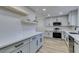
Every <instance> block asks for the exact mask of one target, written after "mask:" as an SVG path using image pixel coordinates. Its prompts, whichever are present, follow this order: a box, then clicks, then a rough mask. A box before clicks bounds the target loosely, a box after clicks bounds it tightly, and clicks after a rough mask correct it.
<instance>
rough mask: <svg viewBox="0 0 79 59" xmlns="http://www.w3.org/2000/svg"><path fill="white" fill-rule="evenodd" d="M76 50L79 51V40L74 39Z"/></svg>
mask: <svg viewBox="0 0 79 59" xmlns="http://www.w3.org/2000/svg"><path fill="white" fill-rule="evenodd" d="M74 52H75V53H79V42H77V41H74Z"/></svg>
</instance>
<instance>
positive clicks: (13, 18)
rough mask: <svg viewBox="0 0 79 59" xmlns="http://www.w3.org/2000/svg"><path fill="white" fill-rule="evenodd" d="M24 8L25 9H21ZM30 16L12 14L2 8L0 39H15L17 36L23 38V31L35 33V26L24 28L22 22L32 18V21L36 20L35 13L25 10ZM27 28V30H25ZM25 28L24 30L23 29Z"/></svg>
mask: <svg viewBox="0 0 79 59" xmlns="http://www.w3.org/2000/svg"><path fill="white" fill-rule="evenodd" d="M21 8H24V7H21ZM24 9H25V10H26V11H27V12H28V13H29V15H28V16H21V15H18V14H15V13H12V12H11V11H9V10H6V9H5V8H2V7H0V28H1V29H0V38H3V39H4V38H5V39H7V38H10V37H11V38H12V37H13V38H15V37H16V36H18V37H21V35H22V34H23V31H25V30H26V32H27V30H28V31H29V32H30V31H35V29H36V27H35V26H33V25H29V26H28V25H26V26H24V27H23V26H22V23H21V20H24V19H27V18H30V19H31V21H33V20H34V19H35V13H34V12H32V11H31V10H29V9H28V8H24ZM25 27H27V28H25ZM22 28H23V29H22Z"/></svg>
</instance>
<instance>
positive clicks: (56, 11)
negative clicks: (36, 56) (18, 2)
mask: <svg viewBox="0 0 79 59" xmlns="http://www.w3.org/2000/svg"><path fill="white" fill-rule="evenodd" d="M0 27H1V29H0V33H1V34H0V38H1V39H0V53H79V39H78V37H79V7H78V6H0Z"/></svg>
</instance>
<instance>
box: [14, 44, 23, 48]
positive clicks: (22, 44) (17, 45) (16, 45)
mask: <svg viewBox="0 0 79 59" xmlns="http://www.w3.org/2000/svg"><path fill="white" fill-rule="evenodd" d="M21 45H23V43H20V44H18V45H16V46H15V47H16V48H17V47H19V46H21Z"/></svg>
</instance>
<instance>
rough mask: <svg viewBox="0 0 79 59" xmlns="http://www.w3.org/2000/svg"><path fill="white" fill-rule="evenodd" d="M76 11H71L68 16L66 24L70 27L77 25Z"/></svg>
mask: <svg viewBox="0 0 79 59" xmlns="http://www.w3.org/2000/svg"><path fill="white" fill-rule="evenodd" d="M77 16H78V15H77V10H75V11H71V12H70V13H69V15H68V22H69V25H70V26H76V25H77Z"/></svg>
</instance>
